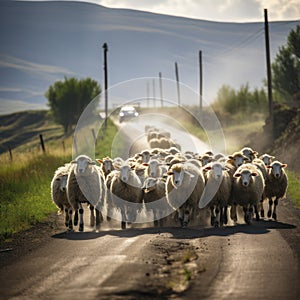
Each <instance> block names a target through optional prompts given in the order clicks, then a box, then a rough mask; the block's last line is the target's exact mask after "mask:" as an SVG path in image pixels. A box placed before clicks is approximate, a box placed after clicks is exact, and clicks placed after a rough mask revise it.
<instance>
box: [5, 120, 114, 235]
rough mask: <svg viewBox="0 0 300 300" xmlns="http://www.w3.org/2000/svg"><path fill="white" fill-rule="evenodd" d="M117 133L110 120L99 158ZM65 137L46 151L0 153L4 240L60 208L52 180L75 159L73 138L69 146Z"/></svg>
mask: <svg viewBox="0 0 300 300" xmlns="http://www.w3.org/2000/svg"><path fill="white" fill-rule="evenodd" d="M116 132H117V127H116V126H115V125H114V124H113V123H112V122H111V121H110V120H109V121H108V126H107V130H106V132H105V134H104V135H103V137H102V139H99V140H97V145H96V154H95V155H96V157H105V156H107V155H110V146H111V140H112V139H113V137H114V136H115V134H116ZM62 139H63V137H61V138H58V139H52V140H51V142H49V143H46V154H43V153H42V152H41V150H39V151H37V150H35V151H32V152H23V153H21V152H18V151H14V156H13V161H10V160H9V156H8V154H7V153H3V154H2V155H1V156H0V157H1V161H2V162H3V163H2V164H1V165H0V191H1V197H0V241H1V240H4V239H8V238H10V237H11V236H12V234H13V233H15V232H18V231H20V230H24V229H27V228H29V227H31V226H32V225H34V224H36V223H37V222H40V221H42V220H43V219H45V218H46V217H47V216H48V215H49V214H50V213H53V212H55V211H57V208H56V206H55V205H54V204H53V203H52V201H51V196H50V182H51V180H52V177H53V174H54V171H55V170H56V168H57V167H59V166H61V165H63V164H64V163H67V162H70V161H71V159H72V155H71V153H72V151H71V150H72V148H71V137H69V138H68V139H67V141H68V143H66V145H65V149H63V148H62V145H61V144H62ZM22 147H24V145H23V146H22ZM29 153H31V154H30V155H29Z"/></svg>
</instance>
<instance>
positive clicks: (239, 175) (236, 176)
mask: <svg viewBox="0 0 300 300" xmlns="http://www.w3.org/2000/svg"><path fill="white" fill-rule="evenodd" d="M233 177H235V178H238V177H241V174H240V173H237V174H234V175H233Z"/></svg>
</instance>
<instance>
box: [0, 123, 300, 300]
mask: <svg viewBox="0 0 300 300" xmlns="http://www.w3.org/2000/svg"><path fill="white" fill-rule="evenodd" d="M126 126H129V125H128V124H127V125H126ZM131 136H135V135H133V134H131ZM137 136H139V134H137V135H136V137H137ZM142 139H143V138H142V137H141V136H140V137H139V138H135V141H136V143H135V144H136V145H133V144H131V146H130V147H128V149H131V151H133V150H134V147H138V143H140V142H141V140H142ZM203 147H205V146H203ZM128 149H127V150H126V151H129V150H128ZM126 151H125V152H126ZM85 215H86V218H87V217H88V210H86V213H85ZM205 218H206V213H204V214H203V220H204V219H205ZM54 219H55V221H54V223H55V224H56V229H55V233H53V230H50V229H49V228H48V230H47V228H46V229H45V228H44V230H43V232H42V234H43V236H41V233H39V235H35V234H31V235H30V234H29V235H25V236H24V240H22V241H21V242H20V243H19V244H16V245H15V248H13V249H12V251H7V252H6V251H4V252H0V283H1V284H0V299H74V300H76V299H168V298H172V299H264V300H265V299H272V300H274V299H287V300H290V299H300V288H299V285H300V268H299V259H300V229H299V228H300V213H299V211H298V210H295V209H294V208H293V207H292V205H291V203H290V201H289V200H287V201H285V202H281V203H280V204H279V208H278V222H274V221H270V220H267V219H266V220H261V221H259V222H256V221H253V224H252V225H246V224H243V221H242V218H240V224H238V225H232V224H230V225H229V226H226V227H224V228H211V227H210V226H208V225H205V222H203V223H202V224H201V225H197V226H192V227H189V228H186V229H181V228H177V227H176V226H173V225H172V226H169V227H165V228H153V227H152V224H146V225H144V226H142V225H141V224H137V225H133V228H129V229H126V230H121V229H120V224H118V223H117V222H115V221H113V222H112V223H111V225H110V227H108V225H107V224H106V223H104V225H103V227H102V229H101V230H100V231H99V232H94V231H92V230H91V229H89V228H88V226H86V231H85V232H83V233H80V232H66V231H65V228H64V227H63V224H62V216H56V217H55V218H54ZM142 227H144V228H142Z"/></svg>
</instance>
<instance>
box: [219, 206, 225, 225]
mask: <svg viewBox="0 0 300 300" xmlns="http://www.w3.org/2000/svg"><path fill="white" fill-rule="evenodd" d="M219 211H220V222H219V224H220V227H223V225H224V207H223V206H222V205H220V208H219Z"/></svg>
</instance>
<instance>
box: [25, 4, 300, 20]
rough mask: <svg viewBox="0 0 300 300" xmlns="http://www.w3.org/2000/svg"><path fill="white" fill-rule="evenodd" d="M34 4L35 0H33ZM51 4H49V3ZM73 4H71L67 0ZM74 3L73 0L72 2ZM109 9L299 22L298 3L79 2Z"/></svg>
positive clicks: (207, 17)
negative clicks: (266, 17) (264, 11)
mask: <svg viewBox="0 0 300 300" xmlns="http://www.w3.org/2000/svg"><path fill="white" fill-rule="evenodd" d="M25 1H28V0H25ZM33 1H38V0H33ZM50 1H51V0H50ZM70 1H74V0H70ZM75 1H77V0H75ZM81 1H84V2H92V3H97V4H100V5H103V6H106V7H110V8H128V9H136V10H143V11H149V12H154V13H160V14H167V15H174V16H182V17H187V18H195V19H204V20H212V21H224V22H260V21H262V20H263V16H264V13H263V10H264V8H267V9H268V16H269V21H282V20H299V19H300V0H89V1H88V0H81Z"/></svg>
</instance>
